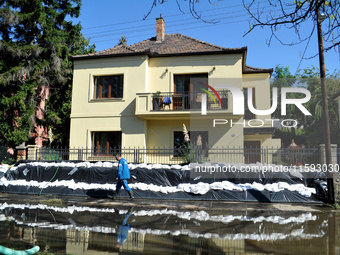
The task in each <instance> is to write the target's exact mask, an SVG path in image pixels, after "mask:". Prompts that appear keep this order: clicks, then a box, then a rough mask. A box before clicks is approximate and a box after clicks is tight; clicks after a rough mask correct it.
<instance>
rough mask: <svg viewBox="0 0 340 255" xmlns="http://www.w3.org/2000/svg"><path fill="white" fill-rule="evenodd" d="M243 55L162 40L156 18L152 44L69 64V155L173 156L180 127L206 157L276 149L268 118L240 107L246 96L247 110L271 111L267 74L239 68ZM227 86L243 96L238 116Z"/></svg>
mask: <svg viewBox="0 0 340 255" xmlns="http://www.w3.org/2000/svg"><path fill="white" fill-rule="evenodd" d="M246 55H247V48H246V47H242V48H224V47H219V46H216V45H213V44H210V43H206V42H203V41H199V40H196V39H193V38H190V37H188V36H185V35H182V34H165V33H164V20H163V19H162V18H158V19H157V20H156V37H153V38H150V39H148V40H144V41H142V42H139V43H136V44H133V45H131V46H127V45H124V44H122V45H118V46H115V47H114V48H111V49H108V50H104V51H100V52H97V53H92V54H88V55H80V56H73V57H72V60H73V63H74V78H73V90H72V110H71V130H70V148H75V147H76V148H92V149H95V150H97V151H100V150H101V151H103V150H110V149H112V148H177V147H179V146H180V144H182V143H183V133H182V131H183V124H184V125H185V127H186V128H187V129H188V131H189V136H190V141H191V144H197V145H198V146H202V147H203V148H205V149H208V148H213V147H215V148H216V147H230V148H231V147H242V148H243V147H244V146H246V147H272V146H280V142H279V141H277V140H275V139H273V138H272V134H273V125H272V122H271V121H270V118H271V117H270V115H254V114H253V113H252V112H250V111H249V109H248V106H249V105H248V104H247V101H248V100H247V97H248V95H247V94H249V91H248V90H247V88H252V92H253V95H252V103H253V106H254V107H255V108H256V109H262V110H266V109H269V108H270V107H271V102H270V95H271V94H270V82H269V79H270V76H271V73H272V69H260V68H253V67H250V66H248V65H246ZM230 85H232V88H237V89H238V90H239V91H241V92H242V93H243V95H244V97H242V98H241V99H243V101H244V102H245V103H244V112H242V113H240V112H239V111H235V110H236V109H235V107H238V106H239V105H240V104H239V101H235V100H239V99H240V98H236V97H235V95H236V93H233V91H232V89H230V88H231V87H230ZM244 98H245V99H246V100H244ZM241 101H242V100H241ZM235 112H236V113H235ZM236 123H237V124H236ZM214 124H215V125H214ZM175 154H176V153H175ZM174 157H176V155H174ZM170 160H171V157H170ZM238 160H239V159H238ZM242 160H243V161H244V160H245V159H244V157H243V159H241V161H242ZM246 161H249V162H250V161H258V159H252V160H249V159H248V160H246Z"/></svg>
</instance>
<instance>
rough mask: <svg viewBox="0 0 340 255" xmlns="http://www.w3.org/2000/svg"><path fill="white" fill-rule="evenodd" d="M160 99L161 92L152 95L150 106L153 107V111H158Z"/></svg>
mask: <svg viewBox="0 0 340 255" xmlns="http://www.w3.org/2000/svg"><path fill="white" fill-rule="evenodd" d="M160 99H161V92H160V91H157V92H155V93H152V106H153V110H154V111H158V109H159V104H160Z"/></svg>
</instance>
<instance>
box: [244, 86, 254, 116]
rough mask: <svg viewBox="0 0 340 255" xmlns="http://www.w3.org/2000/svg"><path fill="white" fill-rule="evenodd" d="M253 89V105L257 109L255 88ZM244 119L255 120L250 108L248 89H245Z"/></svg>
mask: <svg viewBox="0 0 340 255" xmlns="http://www.w3.org/2000/svg"><path fill="white" fill-rule="evenodd" d="M252 89H253V105H254V107H255V88H252ZM243 91H244V119H245V120H252V119H255V115H254V114H253V113H252V112H251V111H250V110H249V107H248V89H247V88H244V89H243Z"/></svg>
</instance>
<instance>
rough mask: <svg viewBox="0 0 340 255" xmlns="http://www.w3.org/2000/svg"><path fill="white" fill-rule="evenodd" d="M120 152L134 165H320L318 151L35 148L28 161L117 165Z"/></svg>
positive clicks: (285, 149)
mask: <svg viewBox="0 0 340 255" xmlns="http://www.w3.org/2000/svg"><path fill="white" fill-rule="evenodd" d="M115 152H119V153H120V154H121V156H122V157H123V158H125V159H126V160H127V161H128V162H131V163H148V164H182V163H189V162H214V163H216V162H217V163H218V162H225V163H257V162H260V163H267V164H278V165H304V164H318V163H320V155H321V154H320V149H319V148H299V149H290V148H274V147H270V148H241V147H238V148H237V147H232V148H230V147H220V148H218V147H212V148H207V149H199V148H117V149H110V150H97V149H91V148H71V149H68V148H58V149H56V148H54V149H51V148H36V150H35V152H34V155H28V159H31V160H39V161H56V160H71V161H72V160H73V161H116V159H115V157H114V156H113V155H114V153H115Z"/></svg>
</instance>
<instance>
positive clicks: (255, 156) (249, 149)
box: [244, 141, 261, 164]
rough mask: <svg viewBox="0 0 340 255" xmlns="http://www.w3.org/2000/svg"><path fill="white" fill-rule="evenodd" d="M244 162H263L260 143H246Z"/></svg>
mask: <svg viewBox="0 0 340 255" xmlns="http://www.w3.org/2000/svg"><path fill="white" fill-rule="evenodd" d="M244 161H245V162H244V163H246V164H251V163H257V162H261V142H260V141H244Z"/></svg>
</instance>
